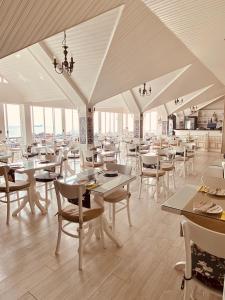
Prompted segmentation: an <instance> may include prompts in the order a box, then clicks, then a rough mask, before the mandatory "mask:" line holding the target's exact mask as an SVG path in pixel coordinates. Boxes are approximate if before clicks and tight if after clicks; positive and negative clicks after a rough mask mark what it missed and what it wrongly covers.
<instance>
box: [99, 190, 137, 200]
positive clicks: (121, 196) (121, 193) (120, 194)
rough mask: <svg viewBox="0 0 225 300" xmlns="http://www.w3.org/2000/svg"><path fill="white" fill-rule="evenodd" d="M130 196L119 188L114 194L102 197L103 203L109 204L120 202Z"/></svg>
mask: <svg viewBox="0 0 225 300" xmlns="http://www.w3.org/2000/svg"><path fill="white" fill-rule="evenodd" d="M130 196H131V194H130V193H129V192H127V191H126V190H125V189H123V188H121V189H118V190H116V191H115V192H112V193H110V194H109V195H108V196H106V197H104V201H106V202H110V203H116V202H120V201H122V200H124V199H126V198H127V197H130Z"/></svg>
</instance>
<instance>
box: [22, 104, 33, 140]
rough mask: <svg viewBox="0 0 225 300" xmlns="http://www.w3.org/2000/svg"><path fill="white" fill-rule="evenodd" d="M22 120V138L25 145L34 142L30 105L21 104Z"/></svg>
mask: <svg viewBox="0 0 225 300" xmlns="http://www.w3.org/2000/svg"><path fill="white" fill-rule="evenodd" d="M20 111H21V117H22V118H21V121H22V124H21V125H22V132H23V133H24V134H22V138H23V142H24V144H25V145H30V144H31V143H32V142H33V134H32V122H31V111H30V105H29V104H24V105H21V106H20Z"/></svg>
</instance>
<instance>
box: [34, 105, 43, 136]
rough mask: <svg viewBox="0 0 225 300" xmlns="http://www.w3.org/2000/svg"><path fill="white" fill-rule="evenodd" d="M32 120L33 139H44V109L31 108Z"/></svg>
mask: <svg viewBox="0 0 225 300" xmlns="http://www.w3.org/2000/svg"><path fill="white" fill-rule="evenodd" d="M32 119H33V133H34V137H35V138H45V125H44V109H43V107H39V106H33V109H32Z"/></svg>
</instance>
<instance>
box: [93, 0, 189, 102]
mask: <svg viewBox="0 0 225 300" xmlns="http://www.w3.org/2000/svg"><path fill="white" fill-rule="evenodd" d="M193 60H195V57H193V55H192V54H191V53H190V51H188V50H187V49H186V47H185V46H184V45H183V44H182V43H181V42H180V41H179V39H177V38H176V37H175V35H174V34H172V33H171V32H170V30H168V28H167V27H166V26H164V24H163V23H162V22H160V20H159V19H158V18H157V17H156V16H155V15H154V14H153V13H151V12H150V10H149V9H148V8H147V7H146V6H145V5H144V4H143V3H142V2H140V1H136V0H130V1H127V4H126V6H125V8H124V10H123V13H122V16H121V18H120V22H119V25H118V27H117V30H116V32H115V34H114V37H113V39H112V43H111V47H110V49H109V51H108V54H107V56H106V59H105V62H104V65H103V68H102V71H101V73H100V76H99V79H98V82H97V85H96V88H95V90H94V93H93V96H92V98H91V100H92V102H93V103H96V102H98V101H101V100H103V99H106V98H108V96H109V95H112V96H113V95H115V94H118V93H120V92H123V91H126V90H128V89H130V88H132V87H135V86H137V85H138V84H141V83H142V82H145V81H150V80H152V79H154V78H157V77H160V76H162V75H164V74H166V73H169V72H171V71H174V70H176V69H178V68H181V67H183V66H185V65H187V64H190V63H192V62H193Z"/></svg>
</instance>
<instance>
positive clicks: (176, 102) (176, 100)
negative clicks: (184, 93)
mask: <svg viewBox="0 0 225 300" xmlns="http://www.w3.org/2000/svg"><path fill="white" fill-rule="evenodd" d="M183 102H184V99H183V98H181V99H179V98H177V99H175V100H174V103H175V104H176V105H180V104H182V103H183Z"/></svg>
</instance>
